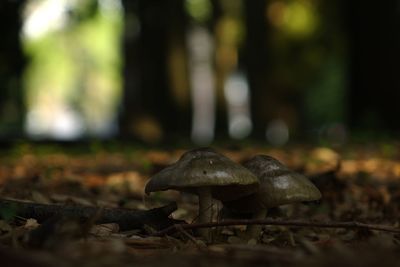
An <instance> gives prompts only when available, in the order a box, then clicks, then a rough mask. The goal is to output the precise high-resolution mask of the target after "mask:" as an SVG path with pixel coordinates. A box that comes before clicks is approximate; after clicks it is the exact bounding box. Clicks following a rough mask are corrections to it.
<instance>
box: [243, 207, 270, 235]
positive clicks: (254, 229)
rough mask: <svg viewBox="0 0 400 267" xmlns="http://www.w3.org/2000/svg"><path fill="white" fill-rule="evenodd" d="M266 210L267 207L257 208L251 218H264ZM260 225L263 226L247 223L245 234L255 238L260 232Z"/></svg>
mask: <svg viewBox="0 0 400 267" xmlns="http://www.w3.org/2000/svg"><path fill="white" fill-rule="evenodd" d="M267 211H268V210H267V209H262V210H259V211H258V212H256V213H254V214H253V219H255V220H258V219H260V220H262V219H265V217H266V216H267ZM262 227H263V226H262V225H255V224H254V225H248V226H247V230H246V236H247V237H248V238H256V239H257V238H258V237H259V235H260V233H261V230H262Z"/></svg>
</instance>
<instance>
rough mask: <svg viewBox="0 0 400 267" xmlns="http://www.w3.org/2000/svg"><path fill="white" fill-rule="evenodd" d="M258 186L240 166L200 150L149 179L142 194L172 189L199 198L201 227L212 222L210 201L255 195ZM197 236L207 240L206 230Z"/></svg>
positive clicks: (251, 176)
mask: <svg viewBox="0 0 400 267" xmlns="http://www.w3.org/2000/svg"><path fill="white" fill-rule="evenodd" d="M258 186H259V181H258V178H257V177H256V176H255V175H254V174H253V173H252V172H250V171H249V170H247V169H246V168H244V167H243V166H241V165H239V164H236V163H235V162H233V161H231V160H230V159H228V158H227V157H225V156H223V155H221V154H219V153H217V152H215V151H214V150H212V149H210V148H199V149H194V150H190V151H188V152H186V153H184V154H183V155H182V156H181V158H180V159H179V160H178V161H177V162H175V163H174V164H172V165H170V166H169V167H167V168H165V169H163V170H161V171H160V172H159V173H157V174H155V175H154V176H153V177H151V179H150V181H149V182H148V183H147V184H146V187H145V192H146V194H149V193H150V192H154V191H164V190H168V189H174V190H178V191H183V192H188V193H192V194H196V195H198V197H199V222H200V223H204V222H210V221H211V219H212V218H211V217H212V211H211V205H212V197H214V198H215V199H218V200H221V201H232V200H233V199H236V198H237V197H244V196H246V195H249V194H252V193H254V192H255V191H256V190H257V189H258ZM199 233H200V234H201V235H202V236H203V237H204V238H206V239H208V237H209V231H208V229H200V231H199Z"/></svg>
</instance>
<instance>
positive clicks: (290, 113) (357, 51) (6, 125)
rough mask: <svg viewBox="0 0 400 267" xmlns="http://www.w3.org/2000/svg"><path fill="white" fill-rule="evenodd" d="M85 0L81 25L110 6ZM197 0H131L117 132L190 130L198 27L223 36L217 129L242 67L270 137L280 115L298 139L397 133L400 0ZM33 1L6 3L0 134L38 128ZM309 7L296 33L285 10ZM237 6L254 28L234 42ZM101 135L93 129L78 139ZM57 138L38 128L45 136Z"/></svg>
mask: <svg viewBox="0 0 400 267" xmlns="http://www.w3.org/2000/svg"><path fill="white" fill-rule="evenodd" d="M82 2H84V4H83V7H80V9H79V8H75V9H74V8H71V10H69V11H68V16H67V17H68V21H69V23H70V25H72V24H73V23H75V24H77V25H79V23H83V22H84V21H86V20H90V19H91V18H92V17H94V16H96V14H98V13H99V3H98V2H97V1H94V0H90V1H89V0H87V1H82ZM187 2H190V1H182V0H168V1H165V0H125V1H122V3H121V4H122V13H121V14H122V20H123V28H122V34H121V36H120V46H119V47H116V48H115V49H117V50H118V51H119V53H120V57H121V62H122V63H121V64H122V65H121V66H122V67H121V69H120V75H121V86H122V91H121V92H122V95H121V97H120V101H119V104H118V108H116V109H115V114H116V115H115V117H116V119H115V122H116V123H117V125H118V126H117V130H116V131H114V132H113V133H112V134H110V135H107V138H122V139H129V140H138V141H144V142H150V143H159V142H165V141H171V140H172V141H174V142H176V141H179V140H183V139H186V140H190V136H191V135H190V133H191V129H192V127H193V126H192V105H191V103H192V101H193V99H192V98H191V97H190V87H191V86H190V82H189V80H190V74H189V71H188V68H189V56H188V53H189V52H188V44H187V33H188V32H189V31H190V29H193V28H194V27H201V28H203V29H205V30H206V31H208V32H209V34H210V36H212V37H214V52H213V54H212V55H213V56H212V61H211V63H210V64H209V65H210V66H211V69H212V71H213V73H214V77H215V92H216V93H215V94H216V96H217V100H216V111H215V113H216V121H215V138H216V139H225V138H228V137H229V135H228V130H227V124H228V117H227V107H226V102H225V101H224V98H223V93H221V92H222V90H223V86H224V81H225V80H226V78H227V77H228V75H229V73H232V72H234V71H237V70H240V71H242V72H243V73H245V74H246V77H247V79H248V85H249V90H250V99H251V104H250V107H251V121H252V131H251V132H250V133H249V135H246V136H245V137H243V138H247V139H248V138H250V139H251V138H253V139H257V140H265V139H266V137H265V131H266V127H267V126H268V125H269V123H270V122H271V121H276V120H278V121H280V122H283V124H284V125H285V127H287V129H288V131H289V133H290V134H289V136H290V138H289V141H321V142H328V143H332V144H344V143H345V142H346V141H347V140H349V138H363V137H364V136H367V137H368V138H369V139H372V140H373V139H374V138H377V137H394V138H396V137H397V135H398V133H399V130H400V123H399V119H398V116H399V114H400V105H399V99H400V79H399V70H400V68H399V62H400V61H399V59H400V57H399V47H400V33H399V30H400V24H399V23H400V3H399V1H397V0H387V1H345V0H339V1H322V0H292V1H283V0H275V1H272V0H268V1H266V0H251V1H232V2H231V4H232V3H236V4H237V3H239V4H238V5H239V8H231V7H230V4H229V1H218V0H212V1H205V2H207V3H208V5H209V6H208V7H207V8H208V12H209V14H208V16H203V17H201V16H200V17H196V15H193V14H191V13H190V11H188V9H187V5H188V4H187ZM192 2H193V3H194V2H196V1H192ZM197 2H199V1H197ZM200 2H201V1H200ZM227 3H228V4H227ZM27 4H28V1H17V0H16V1H11V0H8V1H1V3H0V33H1V38H0V137H1V138H2V140H8V141H10V140H16V139H21V138H32V135H30V134H29V133H27V131H26V129H25V127H24V125H25V122H26V114H27V105H26V99H25V98H26V94H25V92H26V88H27V85H26V83H24V82H23V79H24V73H25V71H26V69H27V66H29V63H30V60H31V58H30V57H29V55H27V53H26V51H24V49H23V43H22V41H21V40H22V39H21V31H22V27H23V22H24V16H23V14H24V13H23V10H24V9H25V8H26V5H27ZM194 4H196V3H194ZM200 5H201V4H200ZM232 5H233V4H232ZM299 6H300V7H301V8H300V9H299V8H298V7H299ZM296 7H297V9H296ZM290 8H291V9H290ZM307 8H309V10H308V9H307ZM310 10H311V11H310ZM285 12H286V13H285ZM290 12H292V13H290ZM296 12H298V14H297V13H296ZM301 12H303V13H304V12H306V15H307V14H312V16H314V22H312V25H311V26H310V27H311V28H312V30H310V31H307V30H308V29H307V27H306V26H304V27H303V28H300V30H299V29H298V28H297V29H298V31H297V32H296V25H300V24H299V23H302V20H301V19H300V20H299V22H298V23H297V22H296V20H294V22H293V21H292V22H291V24H288V25H289V26H288V27H289V30H286V32H285V28H284V26H282V24H279V23H282V21H285V19H283V20H282V18H280V17H279V16H284V18H285V16H289V18H290V16H292V17H293V18H296V16H300V18H301V14H303V13H301ZM307 12H309V13H307ZM310 12H311V13H310ZM282 14H283V15H282ZM299 14H300V15H299ZM303 15H304V14H303ZM308 16H309V15H308ZM226 17H228V18H231V20H232V21H237V22H238V24H240V25H242V26H241V27H242V32H243V33H242V36H243V37H242V38H241V40H240V41H236V42H233V44H229V43H228V44H224V39H223V38H222V37H221V36H223V32H224V28H223V29H222V30H220V28H219V25H220V22H221V20H222V19H223V18H226ZM132 18H134V19H135V21H136V24H134V23H132ZM315 18H316V19H315ZM274 19H275V20H274ZM137 23H139V25H140V30H139V31H138V30H137V29H135V27H137ZM283 23H284V22H283ZM296 23H297V24H296ZM135 25H136V26H135ZM279 25H281V26H279ZM290 27H292V28H293V27H294V28H293V29H292V30H290ZM226 29H228V30H229V28H225V31H226ZM221 31H222V33H221ZM218 47H219V48H221V49H222V50H218ZM223 49H228V50H226V51H234V52H235V55H237V58H236V60H235V61H234V62H233V61H229V60H230V59H232V58H230V57H227V58H226V60H225V61H224V60H222V61H221V60H220V61H218V59H219V58H221V57H222V58H223V54H221V53H223V52H220V51H225V50H223ZM229 49H230V50H229ZM172 51H175V52H176V51H178V52H176V53H178V55H180V56H181V57H180V58H179V59H180V60H181V61H178V62H181V64H180V65H179V64H178V67H176V66H177V65H171V62H175V61H174V55H176V53H175V54H173V53H172ZM221 55H222V56H221ZM171 58H172V60H171ZM221 62H222V63H221ZM232 62H233V63H232ZM76 64H77V65H79V64H81V63H80V62H76ZM171 66H175V68H174V67H171ZM49 75H51V74H49ZM79 86H84V85H77V87H79ZM28 87H29V85H28ZM182 88H183V89H182ZM177 90H178V91H179V90H181V92H183V93H182V97H181V98H179V97H176V96H174V93H173V92H176V91H177ZM182 90H183V91H182ZM78 91H79V90H78ZM99 92H100V91H99ZM78 94H79V93H78ZM93 109H96V107H95V106H94V107H93ZM138 128H140V129H141V130H140V129H139V130H138ZM143 129H144V130H143ZM146 129H148V130H146ZM278 134H279V131H278ZM97 137H99V135H98V134H96V133H92V132H90V131H84V132H83V134H81V135H79V136H78V139H79V138H81V139H82V138H83V139H85V138H97ZM100 137H101V135H100ZM53 138H54V136H51V135H46V134H43V135H42V136H39V138H38V137H37V136H34V139H35V140H38V139H53ZM205 142H207V141H205ZM200 143H201V142H200ZM278 143H279V142H278Z"/></svg>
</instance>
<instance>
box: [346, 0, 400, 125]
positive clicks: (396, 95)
mask: <svg viewBox="0 0 400 267" xmlns="http://www.w3.org/2000/svg"><path fill="white" fill-rule="evenodd" d="M347 3H348V14H347V15H348V16H347V19H348V20H347V21H348V27H347V29H348V38H349V41H350V57H351V58H350V60H351V61H350V62H351V63H350V75H349V76H350V79H351V80H350V88H351V90H350V91H351V93H350V105H351V106H350V126H351V127H352V128H353V129H361V130H373V131H378V129H383V130H384V129H388V130H391V131H396V132H398V131H399V130H400V123H399V118H398V116H399V114H400V105H399V99H400V78H399V69H400V66H399V64H400V63H399V62H400V34H399V29H400V3H399V1H396V0H388V1H384V2H374V1H366V2H365V1H347Z"/></svg>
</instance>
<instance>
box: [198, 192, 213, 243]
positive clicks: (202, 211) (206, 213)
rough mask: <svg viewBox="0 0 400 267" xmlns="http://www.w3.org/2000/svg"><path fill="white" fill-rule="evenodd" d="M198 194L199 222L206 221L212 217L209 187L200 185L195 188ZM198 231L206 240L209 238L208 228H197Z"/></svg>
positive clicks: (209, 220)
mask: <svg viewBox="0 0 400 267" xmlns="http://www.w3.org/2000/svg"><path fill="white" fill-rule="evenodd" d="M197 190H198V191H197V193H198V196H199V222H200V223H208V222H211V219H212V207H211V205H212V197H211V190H210V188H209V187H200V188H199V189H197ZM198 233H199V234H200V235H201V236H202V237H204V238H205V239H206V240H207V241H208V240H210V231H209V229H208V228H203V229H198Z"/></svg>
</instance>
